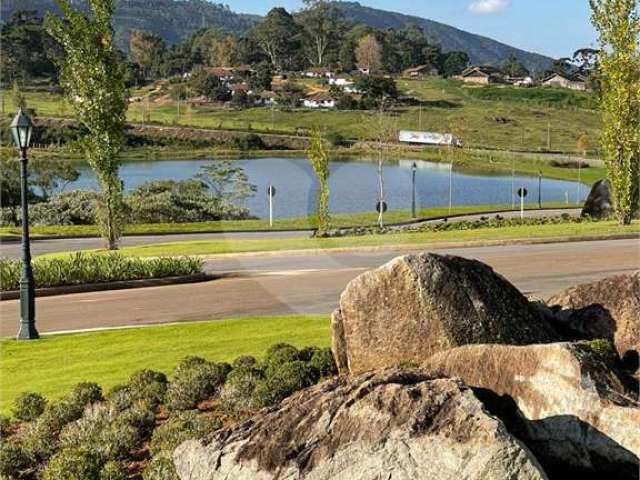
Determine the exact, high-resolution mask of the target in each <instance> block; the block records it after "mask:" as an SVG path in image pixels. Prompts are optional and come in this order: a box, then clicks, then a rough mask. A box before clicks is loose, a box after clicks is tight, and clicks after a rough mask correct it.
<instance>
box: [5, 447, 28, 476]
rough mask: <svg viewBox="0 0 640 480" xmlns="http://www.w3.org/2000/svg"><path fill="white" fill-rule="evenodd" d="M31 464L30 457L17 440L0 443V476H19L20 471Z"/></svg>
mask: <svg viewBox="0 0 640 480" xmlns="http://www.w3.org/2000/svg"><path fill="white" fill-rule="evenodd" d="M28 466H29V457H28V456H27V454H26V453H25V451H24V449H23V448H22V446H21V445H20V444H18V443H16V442H7V441H3V442H2V443H1V444H0V478H7V479H11V478H17V477H18V474H19V473H20V471H22V470H24V469H25V468H27V467H28Z"/></svg>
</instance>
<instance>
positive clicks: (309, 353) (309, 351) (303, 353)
mask: <svg viewBox="0 0 640 480" xmlns="http://www.w3.org/2000/svg"><path fill="white" fill-rule="evenodd" d="M319 350H320V349H319V348H318V347H304V348H303V349H302V350H300V351H299V352H298V360H302V361H303V362H309V361H310V360H311V358H312V357H313V354H314V353H316V352H318V351H319Z"/></svg>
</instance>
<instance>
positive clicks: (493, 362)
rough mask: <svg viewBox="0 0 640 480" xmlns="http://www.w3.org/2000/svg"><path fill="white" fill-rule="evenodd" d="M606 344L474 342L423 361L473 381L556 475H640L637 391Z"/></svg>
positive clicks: (431, 369) (433, 370) (431, 367)
mask: <svg viewBox="0 0 640 480" xmlns="http://www.w3.org/2000/svg"><path fill="white" fill-rule="evenodd" d="M602 343H605V342H577V343H574V344H571V343H556V344H548V345H531V346H507V345H469V346H464V347H460V348H455V349H452V350H449V351H447V352H442V353H439V354H437V355H434V356H433V357H431V358H430V359H429V360H428V361H427V362H426V363H425V364H424V368H426V369H427V371H429V372H430V373H431V374H433V375H444V376H451V377H457V378H460V379H462V381H463V382H464V383H465V384H466V385H469V386H470V387H473V388H474V390H476V392H477V394H478V395H479V397H480V398H481V399H482V400H483V402H484V403H485V405H486V406H487V407H488V408H489V409H490V411H492V413H494V414H496V415H498V416H499V417H500V418H501V419H502V420H503V421H504V422H505V424H506V425H507V427H508V428H509V430H510V431H511V432H512V433H514V435H516V436H517V437H518V438H520V439H521V440H522V441H524V443H525V444H526V445H527V446H528V447H529V448H531V450H532V451H533V453H534V454H535V455H536V457H537V458H538V460H540V462H541V463H542V465H543V466H544V468H545V471H546V472H547V473H548V474H549V475H550V476H551V478H569V476H571V475H575V474H578V473H583V474H586V475H591V477H588V478H605V476H606V475H610V477H609V478H620V479H630V480H631V479H637V478H638V473H639V472H640V463H639V460H638V456H639V455H640V408H638V398H637V390H635V388H633V387H631V388H629V387H626V386H625V385H623V383H622V382H621V380H620V378H618V377H617V376H616V375H615V374H614V373H613V371H612V369H611V363H612V362H614V361H615V357H616V355H615V352H614V351H613V348H612V347H609V348H610V349H609V351H608V352H607V351H606V349H603V348H602ZM605 344H606V343H605ZM567 475H569V476H567ZM611 475H613V476H611Z"/></svg>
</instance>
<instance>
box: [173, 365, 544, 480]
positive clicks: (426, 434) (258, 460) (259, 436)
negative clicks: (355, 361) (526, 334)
mask: <svg viewBox="0 0 640 480" xmlns="http://www.w3.org/2000/svg"><path fill="white" fill-rule="evenodd" d="M174 463H175V465H176V470H177V472H178V475H179V476H180V478H181V479H183V480H187V479H189V480H218V479H220V480H222V479H234V480H271V479H278V480H294V479H296V480H297V479H300V478H304V479H309V480H325V479H326V480H329V479H331V480H374V479H389V478H393V479H395V480H415V479H422V478H424V479H426V478H428V479H430V480H441V479H443V480H444V479H447V480H449V479H450V480H454V479H467V480H474V479H477V480H503V479H506V478H511V479H521V480H536V479H545V478H547V477H546V475H545V473H544V472H543V471H542V469H541V467H540V465H539V464H538V462H537V460H536V459H535V458H534V457H533V455H532V454H531V453H530V452H529V450H528V449H527V448H526V447H524V446H523V444H522V443H521V442H520V441H518V440H517V439H516V438H514V437H513V436H512V435H511V434H510V433H509V432H508V431H507V429H506V428H505V426H504V425H503V424H502V422H501V421H500V420H498V419H497V418H495V417H493V416H491V415H489V414H488V413H487V412H486V411H485V409H484V408H483V406H482V404H481V403H480V401H478V399H477V398H476V397H475V395H474V394H473V392H472V390H471V389H469V388H467V387H465V386H463V385H462V384H461V383H460V382H459V381H457V380H451V379H444V378H433V377H430V376H427V375H425V374H424V373H422V372H419V371H417V370H399V369H394V370H386V371H381V372H378V373H369V374H366V375H363V376H361V377H359V378H355V379H345V378H334V379H332V380H328V381H327V382H325V383H323V384H320V385H318V386H315V387H312V388H309V389H307V390H304V391H302V392H299V393H298V394H296V395H294V396H292V397H290V398H289V399H287V400H285V401H284V402H283V403H281V404H280V406H278V407H277V408H273V409H265V410H262V411H261V412H260V413H258V414H257V415H256V416H254V418H253V419H252V420H250V421H248V422H246V423H244V424H242V425H240V426H238V427H236V428H232V429H227V430H221V431H218V432H217V433H215V434H214V436H213V437H212V438H210V439H208V440H206V441H199V440H194V441H189V442H186V443H184V444H182V445H181V446H180V447H178V449H177V450H176V451H175V453H174Z"/></svg>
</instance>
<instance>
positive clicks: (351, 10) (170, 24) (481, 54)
mask: <svg viewBox="0 0 640 480" xmlns="http://www.w3.org/2000/svg"><path fill="white" fill-rule="evenodd" d="M71 1H72V3H75V4H76V5H82V4H83V2H82V0H71ZM336 5H337V6H338V8H339V9H340V11H341V15H340V17H341V19H343V20H346V21H348V22H353V23H362V24H366V25H369V26H371V27H374V28H377V29H387V28H395V29H401V28H404V27H407V26H410V25H417V26H419V27H420V28H421V29H422V30H423V31H424V32H425V34H426V35H427V36H428V37H429V38H430V39H431V40H432V41H433V42H435V43H438V44H440V45H441V46H442V49H443V51H444V52H449V51H464V52H467V53H468V54H469V58H470V61H471V63H474V64H492V65H500V64H502V63H503V62H504V61H505V60H506V59H507V58H509V57H510V56H511V55H515V56H516V58H517V59H518V60H519V61H520V62H521V63H522V64H523V65H524V66H525V67H526V68H527V69H529V70H530V71H532V72H540V71H542V70H545V69H546V68H548V67H549V66H550V65H551V59H550V58H548V57H545V56H542V55H538V54H535V53H530V52H525V51H523V50H519V49H517V48H513V47H510V46H508V45H505V44H502V43H500V42H497V41H495V40H492V39H490V38H486V37H482V36H479V35H474V34H471V33H468V32H465V31H462V30H459V29H457V28H454V27H451V26H448V25H444V24H442V23H438V22H434V21H432V20H428V19H424V18H419V17H412V16H408V15H404V14H401V13H395V12H386V11H383V10H378V9H375V8H369V7H365V6H362V5H360V4H359V3H356V2H336ZM25 9H29V10H37V11H38V12H40V13H44V12H47V11H57V8H56V7H55V1H54V0H4V1H3V2H2V10H1V12H2V18H3V20H4V19H7V18H9V16H10V15H11V13H12V12H14V11H16V10H25ZM258 20H259V17H257V16H254V15H245V14H240V13H235V12H233V11H231V10H229V9H228V7H226V6H224V5H221V4H216V3H210V2H207V1H204V0H116V13H115V16H114V24H115V25H114V27H115V31H116V41H117V44H118V46H119V47H120V48H122V49H123V50H126V49H127V46H128V38H129V35H130V33H131V32H132V31H134V30H145V31H149V32H152V33H155V34H156V35H159V36H160V37H162V38H163V39H164V40H166V41H167V42H168V43H169V44H174V43H176V42H178V41H180V40H184V39H185V38H187V37H188V36H189V35H190V34H192V33H193V32H194V31H195V30H198V29H200V28H202V27H207V28H217V29H220V30H223V31H226V32H229V33H235V34H240V33H244V32H246V31H247V30H249V29H250V28H251V27H252V26H253V25H254V24H255V23H256V22H257V21H258ZM569 53H570V52H569Z"/></svg>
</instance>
